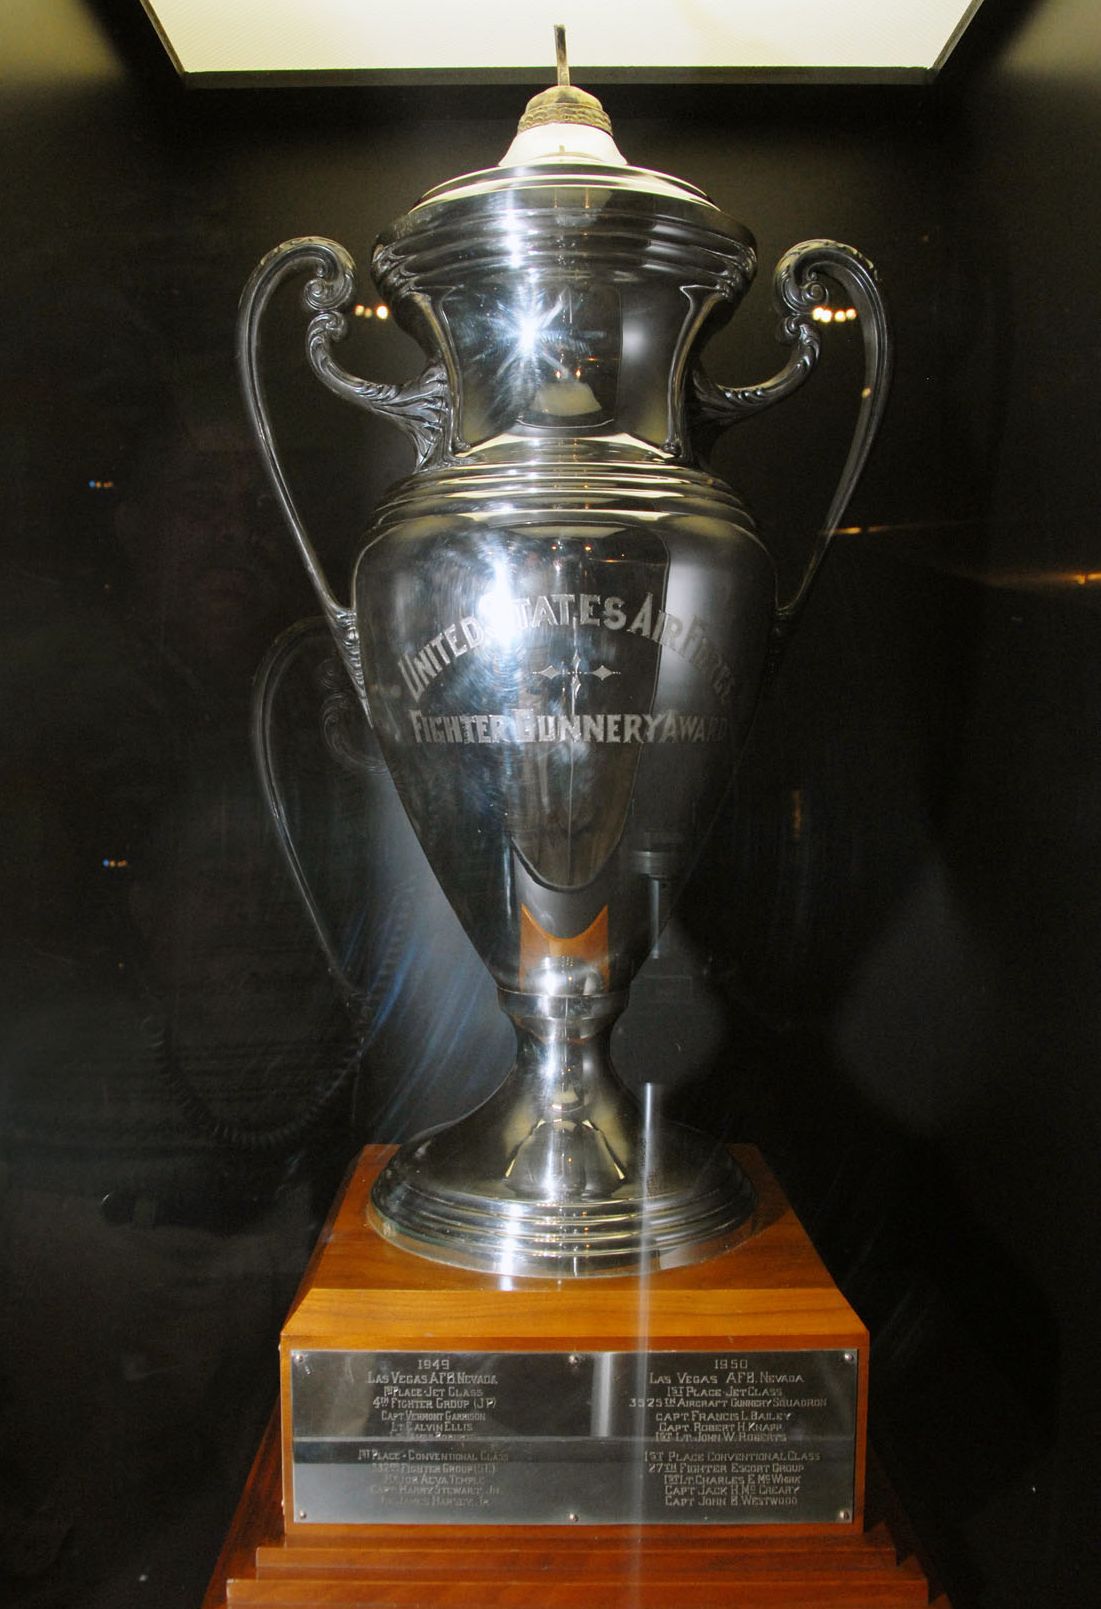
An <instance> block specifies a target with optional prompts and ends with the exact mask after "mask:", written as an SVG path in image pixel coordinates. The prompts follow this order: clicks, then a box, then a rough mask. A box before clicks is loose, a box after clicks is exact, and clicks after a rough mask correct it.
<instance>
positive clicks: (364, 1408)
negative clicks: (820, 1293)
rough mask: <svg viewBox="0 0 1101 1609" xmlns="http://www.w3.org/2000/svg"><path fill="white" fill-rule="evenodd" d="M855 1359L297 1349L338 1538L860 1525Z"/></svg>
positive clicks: (309, 1499) (298, 1416)
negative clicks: (534, 1529) (434, 1532)
mask: <svg viewBox="0 0 1101 1609" xmlns="http://www.w3.org/2000/svg"><path fill="white" fill-rule="evenodd" d="M857 1370H858V1357H857V1354H856V1353H855V1352H843V1351H836V1350H825V1349H815V1350H801V1351H783V1352H746V1353H742V1354H740V1355H726V1354H718V1353H713V1352H650V1353H635V1352H582V1353H563V1352H498V1353H482V1352H458V1353H457V1352H452V1353H449V1354H446V1355H440V1354H437V1355H432V1356H427V1355H418V1354H417V1353H413V1352H361V1351H355V1352H341V1351H321V1350H317V1351H309V1352H296V1353H294V1354H293V1357H292V1365H291V1373H292V1404H293V1409H292V1411H293V1443H294V1454H293V1456H294V1511H295V1518H296V1519H297V1520H299V1521H304V1522H317V1523H324V1524H364V1523H366V1524H394V1523H404V1524H408V1523H417V1522H420V1523H436V1524H446V1523H450V1524H468V1523H481V1524H498V1525H500V1524H528V1525H531V1524H549V1525H561V1524H568V1523H580V1524H601V1525H609V1524H638V1523H644V1524H648V1525H653V1524H685V1523H692V1524H699V1523H701V1522H713V1523H725V1524H732V1523H733V1524H776V1523H777V1522H788V1523H791V1522H802V1523H806V1522H807V1521H818V1522H821V1521H827V1522H828V1521H832V1522H834V1523H842V1524H843V1523H846V1522H848V1521H850V1520H851V1519H852V1511H853V1502H854V1483H855V1449H856V1405H857Z"/></svg>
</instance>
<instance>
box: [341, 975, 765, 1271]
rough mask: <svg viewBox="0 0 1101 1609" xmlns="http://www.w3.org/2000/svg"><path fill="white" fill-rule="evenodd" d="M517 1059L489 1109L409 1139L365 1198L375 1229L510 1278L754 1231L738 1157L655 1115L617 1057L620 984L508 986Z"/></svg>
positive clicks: (607, 1265)
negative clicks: (547, 988)
mask: <svg viewBox="0 0 1101 1609" xmlns="http://www.w3.org/2000/svg"><path fill="white" fill-rule="evenodd" d="M501 1004H502V1007H503V1009H504V1010H505V1011H507V1013H508V1015H509V1016H510V1017H511V1019H512V1021H513V1024H514V1026H515V1028H516V1034H517V1040H518V1048H517V1056H516V1061H515V1063H514V1065H513V1067H512V1070H511V1072H510V1073H509V1075H508V1077H507V1078H506V1080H505V1082H504V1083H503V1084H502V1085H501V1087H500V1088H499V1089H498V1090H497V1091H496V1093H495V1094H494V1095H492V1096H491V1097H490V1099H489V1100H488V1101H486V1102H485V1103H484V1105H482V1106H480V1107H478V1108H477V1110H476V1111H474V1112H471V1113H470V1114H469V1115H468V1116H467V1117H465V1118H461V1119H460V1120H459V1121H458V1122H457V1123H454V1124H451V1125H450V1126H448V1127H446V1128H442V1129H437V1130H434V1131H433V1132H431V1133H429V1134H427V1135H422V1136H421V1137H419V1138H418V1139H415V1140H412V1141H410V1142H409V1143H408V1144H407V1145H405V1146H403V1147H402V1148H401V1149H400V1150H399V1151H398V1152H397V1154H396V1156H394V1158H393V1159H392V1160H391V1162H390V1163H389V1164H388V1166H387V1167H386V1168H385V1169H384V1170H383V1172H382V1174H381V1175H380V1177H379V1179H378V1182H377V1183H376V1185H375V1188H374V1191H373V1192H372V1198H371V1209H370V1215H371V1218H372V1221H373V1222H374V1224H375V1226H376V1228H378V1229H379V1231H380V1232H381V1233H382V1234H383V1235H384V1236H385V1237H386V1238H387V1239H388V1240H390V1241H392V1242H393V1243H394V1244H397V1245H400V1246H402V1247H403V1248H405V1249H406V1250H409V1251H415V1252H418V1253H419V1254H420V1255H421V1256H424V1257H430V1258H433V1259H434V1260H436V1261H438V1262H444V1263H450V1264H453V1265H457V1266H459V1267H464V1268H477V1269H483V1270H485V1271H487V1272H492V1273H497V1274H509V1275H535V1276H538V1275H543V1276H545V1277H550V1278H559V1277H563V1276H574V1275H592V1274H621V1273H629V1272H632V1271H634V1270H637V1269H640V1268H646V1267H674V1266H678V1265H680V1264H685V1263H692V1262H698V1261H701V1260H702V1259H703V1258H705V1257H709V1256H711V1255H713V1254H714V1253H716V1252H718V1251H720V1250H722V1249H724V1248H725V1247H728V1246H730V1245H732V1244H733V1243H734V1241H736V1240H738V1239H740V1238H742V1237H743V1236H744V1235H746V1234H748V1233H749V1232H750V1230H751V1227H752V1215H753V1209H754V1206H755V1204H756V1203H755V1199H754V1194H753V1190H752V1187H751V1185H750V1184H749V1181H748V1180H747V1179H746V1178H745V1176H744V1174H743V1173H742V1172H741V1170H740V1169H739V1168H738V1167H737V1165H736V1164H735V1163H734V1161H733V1160H732V1158H731V1157H730V1155H729V1153H728V1152H727V1151H726V1150H725V1149H723V1148H722V1147H720V1146H719V1145H717V1144H715V1143H714V1142H713V1141H712V1140H710V1139H709V1138H707V1137H706V1136H705V1135H703V1134H700V1133H698V1132H697V1131H696V1130H694V1129H689V1128H685V1127H683V1126H682V1125H680V1124H673V1123H667V1122H664V1121H663V1122H662V1123H661V1124H660V1125H659V1124H658V1123H657V1122H656V1121H655V1116H656V1114H655V1113H654V1110H653V1102H652V1100H647V1101H646V1102H644V1104H643V1105H642V1106H640V1105H639V1103H638V1102H637V1101H636V1100H635V1098H634V1097H633V1096H632V1095H631V1093H630V1092H629V1091H628V1090H627V1089H626V1088H625V1087H624V1085H623V1084H622V1083H621V1082H620V1079H619V1077H618V1075H617V1074H616V1072H615V1069H614V1068H613V1066H612V1063H611V1059H610V1057H609V1054H608V1041H609V1038H610V1035H611V1030H612V1026H613V1024H614V1022H615V1019H616V1018H617V1017H618V1016H619V1014H620V1012H621V1011H622V1009H623V1007H624V1005H625V1004H626V993H625V992H624V993H620V994H589V995H547V994H539V995H524V994H515V993H511V992H507V991H504V990H502V991H501Z"/></svg>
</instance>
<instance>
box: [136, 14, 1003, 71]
mask: <svg viewBox="0 0 1101 1609" xmlns="http://www.w3.org/2000/svg"><path fill="white" fill-rule="evenodd" d="M142 3H143V4H144V6H145V9H146V11H147V12H148V13H149V15H150V17H151V18H152V19H153V22H154V24H155V25H156V28H157V31H158V33H159V34H160V36H161V39H162V40H163V42H164V44H165V47H166V49H167V50H168V52H169V54H170V55H171V57H172V59H173V61H174V62H175V64H176V66H177V68H178V70H179V71H180V73H181V74H183V75H184V76H185V77H187V78H193V79H196V80H200V81H204V82H205V81H219V80H221V81H225V82H233V81H252V82H256V81H257V80H260V79H265V78H267V77H268V76H269V75H275V74H279V75H290V76H293V78H294V79H295V81H296V82H301V81H303V80H305V81H308V80H309V79H310V78H311V77H313V76H314V75H317V76H318V77H320V78H322V79H325V80H334V79H336V80H344V81H346V82H357V81H361V80H364V79H370V78H379V79H384V78H388V77H391V76H393V77H401V78H409V79H413V80H416V79H420V80H421V81H431V80H435V79H439V78H450V77H457V78H461V79H471V78H477V77H479V76H482V77H485V78H494V79H498V80H500V79H506V80H507V79H509V78H513V79H515V81H517V82H527V81H530V80H531V79H532V78H533V77H538V78H540V79H549V78H550V77H552V76H553V64H554V51H553V44H552V39H553V35H552V26H553V24H554V23H558V22H561V23H564V24H565V26H566V31H567V37H568V39H569V48H570V61H571V65H572V66H573V68H574V72H575V74H576V77H577V81H578V82H579V83H584V81H585V74H586V72H588V73H589V76H590V78H593V77H594V76H595V79H596V80H597V81H600V80H604V81H607V80H608V79H610V78H616V77H630V78H632V79H635V80H642V81H645V80H651V81H655V80H656V81H660V80H667V79H670V78H693V77H700V78H719V79H726V78H730V79H736V78H739V77H747V78H756V77H765V78H810V79H820V80H828V79H831V78H832V79H838V78H871V79H877V78H881V79H885V80H889V79H894V78H898V77H899V76H921V77H924V76H926V75H928V74H929V73H932V72H934V71H935V70H936V69H937V68H938V67H939V66H940V65H941V64H942V63H943V61H944V60H945V58H946V57H947V55H948V53H949V52H950V51H951V49H952V47H953V46H954V44H955V42H956V40H957V39H958V38H959V36H960V34H961V33H962V32H963V30H964V28H965V27H966V26H967V23H968V22H969V21H970V19H971V17H972V16H973V15H974V13H975V12H976V11H977V10H978V8H979V5H980V4H981V0H970V3H968V0H913V3H903V0H830V3H829V4H823V3H822V0H752V3H750V0H599V4H594V0H475V3H474V4H473V5H471V6H458V5H456V4H455V0H413V3H412V4H411V5H402V4H400V3H397V0H142Z"/></svg>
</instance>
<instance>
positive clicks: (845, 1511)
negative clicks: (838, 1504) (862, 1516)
mask: <svg viewBox="0 0 1101 1609" xmlns="http://www.w3.org/2000/svg"><path fill="white" fill-rule="evenodd" d="M852 1517H853V1516H852V1509H850V1508H839V1509H838V1511H837V1518H838V1519H839V1520H840V1521H841V1523H842V1524H843V1525H847V1524H848V1522H849V1521H850V1520H851V1519H852Z"/></svg>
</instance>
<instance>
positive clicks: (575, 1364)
mask: <svg viewBox="0 0 1101 1609" xmlns="http://www.w3.org/2000/svg"><path fill="white" fill-rule="evenodd" d="M566 1362H567V1363H568V1364H569V1366H570V1368H571V1369H579V1368H580V1367H581V1359H580V1358H579V1357H578V1355H577V1353H576V1352H571V1353H570V1355H569V1357H568V1358H567V1359H566ZM571 1518H572V1516H571Z"/></svg>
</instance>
